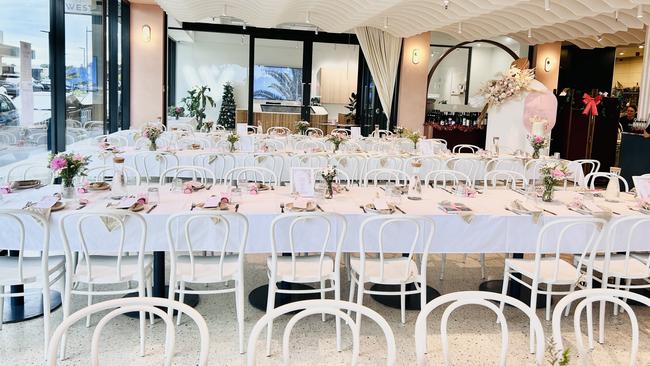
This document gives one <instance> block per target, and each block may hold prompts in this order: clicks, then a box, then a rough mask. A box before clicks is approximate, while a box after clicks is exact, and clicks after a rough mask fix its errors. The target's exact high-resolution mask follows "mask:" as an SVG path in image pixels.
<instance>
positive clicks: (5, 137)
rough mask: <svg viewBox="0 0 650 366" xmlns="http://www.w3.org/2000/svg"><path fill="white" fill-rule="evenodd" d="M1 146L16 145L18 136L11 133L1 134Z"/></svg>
mask: <svg viewBox="0 0 650 366" xmlns="http://www.w3.org/2000/svg"><path fill="white" fill-rule="evenodd" d="M0 144H2V145H15V144H16V136H14V135H13V134H11V133H9V132H0Z"/></svg>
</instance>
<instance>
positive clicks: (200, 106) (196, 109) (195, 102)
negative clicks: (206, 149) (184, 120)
mask: <svg viewBox="0 0 650 366" xmlns="http://www.w3.org/2000/svg"><path fill="white" fill-rule="evenodd" d="M209 91H210V88H209V87H207V86H205V85H202V86H198V85H197V86H195V87H194V88H192V89H190V90H188V91H187V94H188V96H186V97H185V98H183V99H182V100H181V101H182V102H183V103H184V104H185V107H186V109H187V111H188V112H189V114H190V117H194V118H196V121H197V122H198V123H197V125H196V129H197V130H201V128H202V127H203V119H204V118H205V109H206V108H207V107H208V105H209V106H211V107H214V100H213V99H212V97H211V96H209V95H207V93H208V92H209Z"/></svg>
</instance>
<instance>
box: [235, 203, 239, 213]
mask: <svg viewBox="0 0 650 366" xmlns="http://www.w3.org/2000/svg"><path fill="white" fill-rule="evenodd" d="M237 211H239V203H238V204H236V205H235V212H237Z"/></svg>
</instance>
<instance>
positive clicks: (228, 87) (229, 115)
mask: <svg viewBox="0 0 650 366" xmlns="http://www.w3.org/2000/svg"><path fill="white" fill-rule="evenodd" d="M233 91H234V88H233V87H232V84H230V83H226V84H224V86H223V96H222V98H221V110H220V111H219V119H218V120H217V124H220V125H222V126H223V127H225V128H227V129H235V110H236V109H237V106H236V104H235V94H234V92H233Z"/></svg>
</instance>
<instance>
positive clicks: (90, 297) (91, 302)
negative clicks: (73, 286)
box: [86, 283, 93, 328]
mask: <svg viewBox="0 0 650 366" xmlns="http://www.w3.org/2000/svg"><path fill="white" fill-rule="evenodd" d="M91 292H93V284H92V283H89V284H88V306H90V305H92V304H93V295H91V294H90V293H91ZM88 327H90V314H88V316H87V317H86V328H88Z"/></svg>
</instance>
